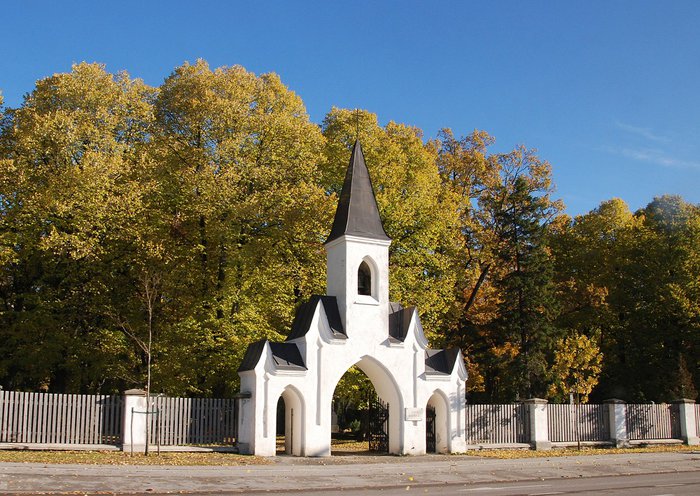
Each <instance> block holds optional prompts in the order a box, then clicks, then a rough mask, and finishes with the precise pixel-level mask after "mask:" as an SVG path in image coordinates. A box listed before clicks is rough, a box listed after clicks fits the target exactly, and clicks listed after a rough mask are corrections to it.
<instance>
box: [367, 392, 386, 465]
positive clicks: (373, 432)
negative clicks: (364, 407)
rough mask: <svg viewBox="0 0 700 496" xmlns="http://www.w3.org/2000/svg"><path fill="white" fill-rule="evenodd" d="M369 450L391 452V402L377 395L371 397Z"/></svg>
mask: <svg viewBox="0 0 700 496" xmlns="http://www.w3.org/2000/svg"><path fill="white" fill-rule="evenodd" d="M368 416H369V422H368V427H369V450H370V451H378V452H380V453H388V452H389V404H388V403H384V402H383V401H382V400H381V399H380V398H378V397H377V396H376V395H372V396H370V398H369V412H368Z"/></svg>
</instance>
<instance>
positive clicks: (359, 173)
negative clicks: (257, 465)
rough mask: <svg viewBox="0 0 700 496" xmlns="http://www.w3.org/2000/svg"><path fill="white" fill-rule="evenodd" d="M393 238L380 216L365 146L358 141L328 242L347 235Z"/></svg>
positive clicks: (382, 238) (351, 156) (383, 238)
mask: <svg viewBox="0 0 700 496" xmlns="http://www.w3.org/2000/svg"><path fill="white" fill-rule="evenodd" d="M345 234H347V235H350V236H359V237H362V238H370V239H379V240H385V241H389V240H390V238H389V236H387V235H386V232H385V231H384V227H383V226H382V220H381V219H380V218H379V209H378V208H377V200H375V198H374V190H373V189H372V181H371V180H370V178H369V172H368V171H367V165H366V164H365V157H364V155H363V154H362V146H361V145H360V142H359V141H355V146H353V147H352V154H351V155H350V165H349V166H348V171H347V172H346V174H345V182H344V183H343V189H342V191H341V192H340V200H339V201H338V209H337V210H336V211H335V219H333V227H332V228H331V233H330V234H329V235H328V239H327V240H326V243H330V242H331V241H333V240H334V239H337V238H339V237H341V236H343V235H345Z"/></svg>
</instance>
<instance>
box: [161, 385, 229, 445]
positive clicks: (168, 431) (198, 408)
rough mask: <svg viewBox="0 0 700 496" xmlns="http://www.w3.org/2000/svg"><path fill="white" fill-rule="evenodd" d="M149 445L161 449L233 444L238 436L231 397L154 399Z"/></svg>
mask: <svg viewBox="0 0 700 496" xmlns="http://www.w3.org/2000/svg"><path fill="white" fill-rule="evenodd" d="M152 410H153V412H154V413H153V414H152V415H151V416H150V421H151V425H150V432H149V442H150V443H152V444H154V445H156V444H157V445H161V446H184V445H206V444H233V443H234V442H235V441H236V437H237V431H236V428H237V417H236V400H235V399H232V398H227V399H216V398H169V397H155V398H153V406H152Z"/></svg>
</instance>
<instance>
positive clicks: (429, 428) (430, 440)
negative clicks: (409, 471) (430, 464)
mask: <svg viewBox="0 0 700 496" xmlns="http://www.w3.org/2000/svg"><path fill="white" fill-rule="evenodd" d="M436 448H437V444H436V442H435V407H434V406H432V405H428V406H427V407H426V409H425V451H426V453H435V452H436V451H437V449H436Z"/></svg>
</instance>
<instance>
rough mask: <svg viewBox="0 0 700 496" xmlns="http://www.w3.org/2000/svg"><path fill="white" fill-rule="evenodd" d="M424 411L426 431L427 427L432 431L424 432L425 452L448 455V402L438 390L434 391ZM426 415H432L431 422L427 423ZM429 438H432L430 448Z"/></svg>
mask: <svg viewBox="0 0 700 496" xmlns="http://www.w3.org/2000/svg"><path fill="white" fill-rule="evenodd" d="M425 411H426V422H425V424H426V429H427V428H428V427H430V428H432V429H433V431H432V432H427V431H426V451H427V452H429V453H430V452H432V453H449V448H450V447H449V442H448V441H449V421H450V419H449V402H448V399H447V397H446V396H445V394H444V393H443V392H442V391H440V390H439V389H438V390H435V391H434V392H433V394H432V395H431V396H430V398H429V399H428V403H427V405H426V409H425ZM427 415H434V418H433V419H432V422H430V421H429V419H428V418H427ZM429 424H432V425H429ZM431 436H433V443H432V446H430V444H431V443H428V440H429V439H430V437H431ZM431 448H432V449H431Z"/></svg>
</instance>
